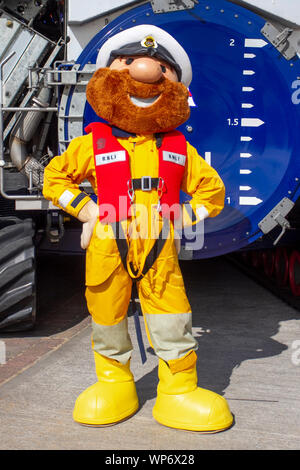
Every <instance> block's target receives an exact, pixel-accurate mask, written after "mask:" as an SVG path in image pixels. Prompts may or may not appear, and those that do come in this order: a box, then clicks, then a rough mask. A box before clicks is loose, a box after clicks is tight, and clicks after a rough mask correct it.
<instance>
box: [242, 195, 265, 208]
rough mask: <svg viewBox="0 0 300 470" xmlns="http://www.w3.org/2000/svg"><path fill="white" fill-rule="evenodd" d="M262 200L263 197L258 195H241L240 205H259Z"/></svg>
mask: <svg viewBox="0 0 300 470" xmlns="http://www.w3.org/2000/svg"><path fill="white" fill-rule="evenodd" d="M261 202H262V199H259V198H258V197H246V196H241V197H240V206H257V205H258V204H260V203H261Z"/></svg>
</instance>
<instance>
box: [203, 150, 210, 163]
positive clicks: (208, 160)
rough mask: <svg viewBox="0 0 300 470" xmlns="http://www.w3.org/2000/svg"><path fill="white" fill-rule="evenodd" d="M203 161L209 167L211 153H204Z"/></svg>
mask: <svg viewBox="0 0 300 470" xmlns="http://www.w3.org/2000/svg"><path fill="white" fill-rule="evenodd" d="M204 159H205V161H206V162H207V163H208V164H209V165H211V152H205V154H204Z"/></svg>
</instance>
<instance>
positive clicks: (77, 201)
mask: <svg viewBox="0 0 300 470" xmlns="http://www.w3.org/2000/svg"><path fill="white" fill-rule="evenodd" d="M86 197H87V194H85V193H80V194H78V196H77V197H75V199H74V201H72V203H71V207H73V208H74V209H76V207H77V206H78V204H80V203H81V201H83V199H85V198H86Z"/></svg>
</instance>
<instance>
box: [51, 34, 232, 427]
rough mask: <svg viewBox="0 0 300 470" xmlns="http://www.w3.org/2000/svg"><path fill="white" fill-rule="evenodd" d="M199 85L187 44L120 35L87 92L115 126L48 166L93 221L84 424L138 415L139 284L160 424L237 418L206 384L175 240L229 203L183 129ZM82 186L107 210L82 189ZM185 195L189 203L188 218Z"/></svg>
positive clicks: (54, 190) (62, 199)
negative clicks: (90, 359) (132, 315)
mask: <svg viewBox="0 0 300 470" xmlns="http://www.w3.org/2000/svg"><path fill="white" fill-rule="evenodd" d="M191 77H192V70H191V64H190V60H189V58H188V55H187V54H186V52H185V51H184V49H183V48H182V46H181V45H180V44H179V43H178V42H177V41H176V40H175V39H174V38H173V37H172V36H171V35H170V34H169V33H167V32H166V31H164V30H162V29H160V28H158V27H156V26H152V25H139V26H135V27H133V28H130V29H128V30H124V31H121V32H119V33H117V34H116V35H115V36H112V37H110V38H109V39H108V40H107V41H106V42H105V43H104V44H103V46H102V47H101V48H100V50H99V54H98V58H97V64H96V72H95V73H94V75H93V76H92V78H91V80H90V82H89V83H88V85H87V90H86V95H87V101H88V102H89V104H90V105H91V107H92V108H93V109H94V111H95V113H96V114H97V115H98V116H99V117H100V118H101V119H103V120H104V121H106V123H103V122H96V123H92V124H90V125H89V126H88V127H87V128H86V129H85V130H86V134H85V135H83V136H80V137H77V138H74V139H73V140H72V141H71V143H70V144H69V146H68V149H67V150H66V151H65V152H64V153H63V154H62V155H60V156H57V157H55V158H53V159H52V160H51V162H50V163H49V164H48V166H47V167H46V169H45V176H44V189H43V192H44V196H45V197H46V198H47V199H49V200H52V201H53V203H54V204H55V205H56V206H58V207H60V208H61V209H63V210H64V211H66V212H67V213H69V214H71V215H72V216H74V217H77V218H78V219H79V221H81V222H82V223H83V229H82V235H81V246H82V248H84V249H86V300H87V306H88V310H89V312H90V314H91V316H92V347H93V352H94V358H95V365H96V374H97V377H98V381H97V382H96V383H95V384H94V385H92V386H90V387H89V388H87V389H86V390H85V391H83V392H82V393H81V394H80V395H79V397H78V398H77V400H76V403H75V407H74V411H73V418H74V420H75V421H76V422H78V423H81V424H86V425H94V426H105V425H112V424H116V423H118V422H120V421H122V420H124V419H126V418H129V417H130V416H131V415H133V414H134V413H135V412H136V411H137V410H138V406H139V404H138V397H137V393H136V387H135V382H134V377H133V374H132V372H131V370H130V358H131V352H132V349H133V347H132V343H131V340H130V337H129V334H128V322H127V310H128V306H129V303H130V298H131V292H132V287H133V286H134V287H135V288H136V292H137V294H138V296H139V299H140V303H141V309H142V312H143V317H144V321H145V328H146V332H147V337H148V340H149V343H150V345H151V347H152V348H153V349H154V351H155V353H156V355H157V357H158V363H159V364H158V376H159V383H158V387H157V398H156V402H155V406H154V408H153V417H154V418H155V419H156V421H158V422H159V423H161V424H163V425H165V426H169V427H172V428H177V429H184V430H192V431H202V432H217V431H221V430H224V429H226V428H228V427H230V426H231V424H232V421H233V417H232V414H231V412H230V410H229V407H228V404H227V402H226V400H225V398H223V397H221V396H220V395H218V394H216V393H214V392H212V391H209V390H206V389H203V388H200V387H198V386H197V372H196V360H197V355H196V352H195V351H196V350H197V341H196V340H195V338H194V337H193V335H192V313H191V307H190V304H189V301H188V299H187V296H186V292H185V288H184V283H183V279H182V274H181V271H180V267H179V264H178V255H177V251H178V250H177V249H176V243H175V242H176V240H175V241H174V239H176V234H175V233H176V232H175V229H176V224H177V226H178V220H181V222H182V223H183V224H189V223H190V224H193V223H195V222H197V221H200V220H203V219H205V218H206V217H214V216H216V215H217V214H218V213H219V212H220V211H221V210H222V209H223V207H224V192H225V191H224V185H223V182H222V180H221V179H220V177H219V175H218V174H217V172H216V171H215V170H214V169H213V168H211V167H210V166H209V165H208V164H207V163H206V162H205V160H204V159H202V158H201V157H200V156H199V155H198V153H197V151H196V149H195V148H194V147H192V146H191V145H190V144H189V143H188V142H187V141H186V140H185V137H184V136H183V134H182V133H181V132H179V131H177V130H175V129H176V127H177V126H179V125H181V124H183V123H184V122H185V121H186V120H187V119H188V117H189V115H190V108H189V104H188V98H189V91H188V88H187V87H188V86H189V84H190V82H191ZM99 121H100V120H99ZM84 180H88V181H89V182H90V183H91V185H92V187H93V189H94V192H95V194H96V195H97V198H98V199H97V203H95V202H94V201H93V199H92V198H90V197H89V195H88V194H86V193H85V192H83V191H81V190H80V188H79V185H80V183H81V182H83V181H84ZM180 190H182V191H184V192H185V193H186V194H188V195H190V196H191V200H190V201H189V202H188V203H186V204H183V209H182V210H181V207H182V206H180V204H179V195H180ZM181 222H180V223H181ZM150 226H151V230H150ZM174 226H175V228H174ZM149 230H150V231H149ZM150 232H151V233H150ZM162 234H163V236H162Z"/></svg>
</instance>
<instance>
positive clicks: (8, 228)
mask: <svg viewBox="0 0 300 470" xmlns="http://www.w3.org/2000/svg"><path fill="white" fill-rule="evenodd" d="M33 237H34V226H33V221H32V219H25V220H20V219H17V218H15V217H5V218H4V217H1V218H0V330H1V331H5V332H11V331H24V330H29V329H31V328H33V327H34V325H35V320H36V279H35V247H34V242H33Z"/></svg>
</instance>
